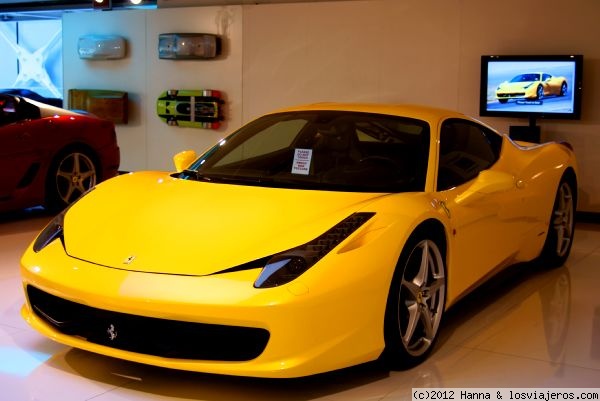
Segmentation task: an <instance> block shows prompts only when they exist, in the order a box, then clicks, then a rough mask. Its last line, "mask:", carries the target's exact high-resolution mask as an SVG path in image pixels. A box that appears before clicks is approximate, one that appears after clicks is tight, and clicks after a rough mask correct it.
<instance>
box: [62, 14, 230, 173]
mask: <svg viewBox="0 0 600 401" xmlns="http://www.w3.org/2000/svg"><path fill="white" fill-rule="evenodd" d="M241 20H242V18H241V8H240V7H235V6H233V7H202V8H177V9H164V10H120V11H104V12H99V11H96V12H89V13H73V14H65V15H64V17H63V54H64V56H63V57H64V66H65V67H64V88H65V89H64V94H65V99H67V98H68V90H69V89H111V90H122V91H126V92H128V96H129V122H128V124H121V125H117V137H118V138H117V139H118V142H119V146H120V148H121V169H122V170H127V171H131V170H142V169H161V170H172V169H173V165H172V162H171V160H172V156H173V155H174V154H175V153H177V152H179V151H181V150H184V149H197V150H199V151H201V150H203V149H205V148H206V147H208V146H209V145H211V144H213V143H214V142H216V141H217V140H218V139H220V138H222V137H224V136H225V133H226V132H227V131H228V130H229V129H231V127H237V126H239V125H241V122H242V119H241V115H242V113H241V99H242V94H241V91H242V84H241V79H242V76H241V66H242V54H241V49H242V45H241V43H242V40H241V34H242V26H241V23H242V21H241ZM166 32H202V33H215V34H219V35H220V36H221V37H222V39H223V42H224V54H223V56H222V57H220V58H218V59H216V60H210V61H206V60H177V61H175V60H161V59H159V58H158V35H159V34H160V33H166ZM85 34H116V35H120V36H123V37H124V38H125V39H126V40H127V46H128V49H127V56H126V57H125V58H124V59H121V60H82V59H80V58H79V55H78V53H77V40H78V38H79V37H80V36H81V35H85ZM168 89H217V90H220V91H222V92H223V94H224V97H225V100H226V102H227V103H226V105H225V113H226V121H225V123H224V124H222V127H221V128H219V129H218V130H207V129H193V128H179V127H170V126H167V125H166V124H165V123H163V122H162V121H161V120H160V119H159V118H158V116H157V115H156V99H157V98H158V96H159V95H160V94H161V93H162V92H164V91H166V90H168Z"/></svg>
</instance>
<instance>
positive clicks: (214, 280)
mask: <svg viewBox="0 0 600 401" xmlns="http://www.w3.org/2000/svg"><path fill="white" fill-rule="evenodd" d="M175 165H176V169H175V171H174V172H170V173H168V172H136V173H130V174H124V175H120V176H118V177H115V178H113V179H111V180H108V181H106V182H103V183H101V184H99V185H97V186H96V187H95V189H93V190H91V191H90V192H88V193H87V194H86V195H84V196H83V197H82V198H80V199H79V201H77V202H75V203H74V204H73V205H71V207H70V208H68V209H67V210H65V211H64V212H63V213H61V214H59V215H58V216H56V218H55V219H54V220H53V221H52V222H50V223H49V224H48V226H47V227H46V228H45V229H44V230H43V231H42V232H41V233H40V234H39V236H38V237H37V238H36V239H35V240H34V241H33V243H32V244H31V246H30V247H29V248H28V249H27V250H26V252H25V254H24V256H23V258H22V262H21V264H22V267H21V273H22V277H23V286H24V290H25V294H26V304H25V305H24V306H23V309H22V315H23V317H24V318H25V320H26V321H27V322H28V323H29V324H30V325H31V326H33V328H35V329H36V330H37V331H39V332H40V333H42V334H44V335H46V336H48V337H50V338H51V339H53V340H56V341H58V342H60V343H63V344H67V345H69V346H73V347H77V348H81V349H84V350H88V351H92V352H95V353H99V354H103V355H109V356H112V357H116V358H122V359H126V360H130V361H136V362H141V363H146V364H152V365H158V366H163V367H168V368H175V369H183V370H191V371H200V372H211V373H219V374H227V375H243V376H259V377H299V376H306V375H312V374H316V373H320V372H325V371H331V370H335V369H339V368H343V367H347V366H352V365H356V364H360V363H363V362H367V361H372V360H376V359H378V358H380V357H383V358H384V359H385V360H386V361H388V362H390V364H392V365H393V366H394V367H409V366H414V365H415V364H417V363H419V362H421V361H423V360H424V359H425V358H426V357H427V356H428V355H429V354H430V353H431V351H432V350H433V349H434V347H435V344H436V338H437V337H438V334H439V332H440V330H443V325H441V323H442V321H443V316H444V312H445V311H446V310H447V309H448V308H449V307H451V306H452V305H453V304H454V303H456V302H457V300H458V299H460V298H461V297H462V296H464V295H465V294H467V293H468V292H469V291H470V290H471V289H473V288H474V287H475V286H476V285H477V284H479V283H481V282H482V281H483V280H484V279H487V278H489V277H492V275H493V274H494V273H495V272H497V271H498V270H499V269H502V268H504V267H506V266H508V265H509V264H513V263H516V262H522V261H535V262H536V263H539V264H542V265H544V266H547V267H554V266H559V265H561V264H563V263H564V261H565V260H566V258H567V256H568V255H569V251H570V248H571V245H572V242H573V234H574V212H575V208H576V201H577V166H576V161H575V156H574V154H573V152H572V150H571V149H570V147H569V146H567V145H565V144H558V143H545V144H531V143H524V142H519V143H516V142H514V141H512V140H511V139H510V138H509V137H508V136H506V135H502V134H499V133H498V132H496V131H495V130H493V129H492V128H490V127H488V126H486V125H484V124H482V123H480V122H478V121H476V120H474V119H471V118H469V117H466V116H465V115H463V114H460V113H457V112H452V111H447V110H440V109H434V108H427V107H417V106H397V105H369V104H317V105H308V106H301V107H294V108H288V109H284V110H279V111H275V112H273V113H270V114H267V115H265V116H262V117H260V118H258V119H256V120H254V121H251V122H250V123H248V124H246V125H245V126H243V127H242V128H240V129H239V130H237V131H235V132H234V133H232V134H231V135H229V136H228V137H226V138H225V139H223V140H221V141H220V142H219V143H217V144H216V145H215V146H214V147H212V148H210V149H209V150H208V151H206V152H204V153H203V154H200V155H199V156H196V154H195V153H194V152H193V151H185V152H182V153H180V154H178V155H177V156H176V157H175ZM524 266H528V265H527V264H524Z"/></svg>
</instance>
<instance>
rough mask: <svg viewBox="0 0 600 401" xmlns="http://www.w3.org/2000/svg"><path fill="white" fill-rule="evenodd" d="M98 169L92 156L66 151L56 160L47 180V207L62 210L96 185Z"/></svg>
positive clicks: (78, 151)
mask: <svg viewBox="0 0 600 401" xmlns="http://www.w3.org/2000/svg"><path fill="white" fill-rule="evenodd" d="M97 179H98V168H97V165H96V163H95V162H94V160H93V157H92V156H91V154H89V153H88V152H86V151H83V150H77V149H72V150H68V151H65V152H63V153H61V154H60V155H59V157H57V158H56V159H55V161H54V162H53V163H52V165H51V166H50V169H49V170H48V176H47V180H46V206H47V207H49V208H50V209H53V210H61V209H64V208H65V207H67V206H68V205H70V204H71V203H73V202H75V201H76V200H77V199H78V198H79V197H80V196H81V195H82V194H83V193H84V192H86V191H87V190H89V189H90V188H92V187H93V186H94V185H96V181H97Z"/></svg>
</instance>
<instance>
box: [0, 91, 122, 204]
mask: <svg viewBox="0 0 600 401" xmlns="http://www.w3.org/2000/svg"><path fill="white" fill-rule="evenodd" d="M119 162H120V153H119V147H118V145H117V139H116V134H115V128H114V125H113V123H112V122H110V121H105V120H100V119H98V118H94V117H92V116H86V115H82V114H79V113H75V112H72V111H69V110H65V109H61V108H58V107H54V106H50V105H46V104H43V103H39V102H37V101H34V100H31V99H27V98H24V97H21V96H18V95H11V94H0V212H4V211H8V210H15V209H22V208H27V207H31V206H37V205H43V206H45V207H47V208H49V209H54V210H58V209H61V208H64V207H65V206H67V205H69V204H70V203H71V202H73V201H74V200H76V199H77V198H78V197H79V196H80V195H81V194H82V193H83V192H85V191H86V190H88V189H89V188H91V187H93V186H94V185H95V184H96V183H98V182H100V181H102V180H105V179H107V178H110V177H113V176H115V175H117V172H118V167H119Z"/></svg>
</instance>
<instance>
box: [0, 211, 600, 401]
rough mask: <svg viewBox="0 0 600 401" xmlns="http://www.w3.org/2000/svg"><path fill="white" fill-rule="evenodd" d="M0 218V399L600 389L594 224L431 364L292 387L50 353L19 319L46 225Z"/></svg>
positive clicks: (472, 305) (467, 305)
mask: <svg viewBox="0 0 600 401" xmlns="http://www.w3.org/2000/svg"><path fill="white" fill-rule="evenodd" d="M50 218H51V217H50V216H48V215H46V214H44V213H43V212H42V211H39V210H37V211H36V210H34V211H29V212H26V213H21V214H19V215H18V216H7V215H4V216H0V399H1V400H10V401H24V400H36V401H48V400H52V401H55V400H60V401H71V400H72V401H82V400H91V399H93V400H94V401H116V400H120V401H123V400H149V399H151V400H215V401H218V400H223V401H225V400H227V401H232V400H282V399H285V400H291V401H293V400H309V399H320V400H385V401H390V400H405V399H410V395H409V394H410V389H411V388H413V387H469V388H476V387H529V388H549V387H563V388H566V387H588V388H590V387H600V225H596V224H585V223H582V224H579V225H578V230H577V233H576V236H575V243H574V246H573V250H572V254H571V257H570V258H569V260H568V261H567V264H566V266H564V267H562V268H559V269H556V270H552V271H532V269H531V268H530V266H528V265H521V266H515V267H513V268H511V269H509V270H507V271H506V272H505V273H503V274H502V275H500V276H499V277H497V278H496V279H494V280H493V281H492V282H490V283H489V284H487V285H486V286H485V287H484V288H482V289H481V290H479V291H477V292H476V293H474V294H472V295H471V296H469V297H468V298H467V299H465V300H464V301H462V302H461V303H460V304H458V305H457V306H456V307H454V308H453V309H452V310H451V311H449V313H448V314H447V317H446V319H445V322H444V324H443V327H442V331H441V337H440V341H439V343H438V344H437V347H436V349H435V350H434V352H433V354H432V356H431V357H430V359H429V360H428V361H427V362H426V363H424V364H423V365H421V366H419V367H416V368H414V369H412V370H409V371H401V372H396V371H392V372H390V371H388V370H386V369H384V368H383V367H382V366H380V364H378V363H371V364H366V365H362V366H358V367H354V368H350V369H345V370H342V371H338V372H333V373H329V374H324V375H318V376H314V377H309V378H303V379H296V380H265V379H249V378H236V377H226V376H214V375H206V374H197V373H190V372H180V371H172V370H167V369H161V368H155V367H151V366H145V365H139V364H135V363H130V362H125V361H121V360H116V359H112V358H107V357H103V356H100V355H95V354H91V353H88V352H84V351H80V350H76V349H71V348H69V347H65V346H62V345H60V344H57V343H54V342H52V341H50V340H48V339H46V338H44V337H42V336H41V335H39V334H37V333H36V332H34V331H33V330H32V329H30V328H29V327H28V326H27V325H26V324H25V323H24V322H23V321H22V320H21V317H20V314H19V310H20V307H21V305H22V303H23V293H22V289H21V284H20V279H19V258H20V256H21V254H22V252H23V250H24V249H25V247H26V246H27V245H28V244H29V243H30V242H31V240H32V239H33V237H34V235H35V233H36V232H37V231H39V229H41V227H43V225H45V224H46V222H48V221H49V220H50Z"/></svg>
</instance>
